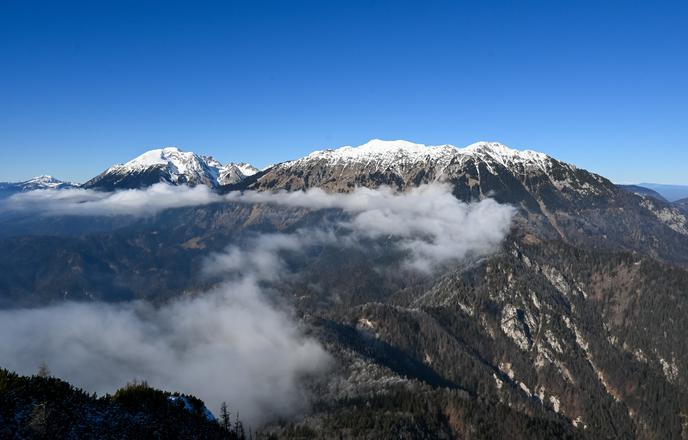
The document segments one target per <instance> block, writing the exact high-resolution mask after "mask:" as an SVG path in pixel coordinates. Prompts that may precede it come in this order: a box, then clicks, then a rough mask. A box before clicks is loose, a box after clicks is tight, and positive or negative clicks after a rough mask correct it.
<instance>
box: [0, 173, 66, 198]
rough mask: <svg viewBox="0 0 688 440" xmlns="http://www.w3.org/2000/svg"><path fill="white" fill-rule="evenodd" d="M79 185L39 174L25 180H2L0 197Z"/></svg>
mask: <svg viewBox="0 0 688 440" xmlns="http://www.w3.org/2000/svg"><path fill="white" fill-rule="evenodd" d="M76 186H77V185H75V184H73V183H71V182H64V181H62V180H58V179H56V178H54V177H53V176H47V175H43V176H37V177H34V178H31V179H29V180H25V181H23V182H0V197H3V196H4V197H7V196H10V195H12V194H15V193H18V192H24V191H33V190H37V189H67V188H75V187H76Z"/></svg>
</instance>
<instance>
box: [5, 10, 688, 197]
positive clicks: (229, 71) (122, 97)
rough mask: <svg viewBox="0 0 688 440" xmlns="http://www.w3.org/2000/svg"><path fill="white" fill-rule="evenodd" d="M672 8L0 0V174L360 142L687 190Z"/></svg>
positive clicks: (685, 74)
mask: <svg viewBox="0 0 688 440" xmlns="http://www.w3.org/2000/svg"><path fill="white" fill-rule="evenodd" d="M687 22H688V2H686V1H649V0H648V1H643V2H639V1H632V0H625V1H618V2H617V1H600V0H596V1H589V2H588V1H552V0H547V1H527V0H522V1H470V2H462V1H453V2H439V1H418V2H403V1H389V2H385V1H372V0H369V1H351V0H349V1H341V2H337V1H319V2H301V1H276V2H261V1H241V2H238V1H236V2H217V3H206V2H198V1H193V2H192V1H188V2H173V1H165V2H160V3H155V2H150V1H132V2H129V1H112V2H107V1H84V2H69V1H51V2H35V1H30V0H2V1H0V181H3V180H19V179H25V178H28V177H30V176H33V175H37V174H43V173H47V174H53V175H55V176H56V177H59V178H63V179H72V180H77V181H79V180H84V179H87V178H89V177H91V176H93V175H95V174H97V173H98V172H100V171H102V170H103V169H104V168H106V167H107V166H109V165H111V164H113V163H116V162H124V161H126V160H128V159H130V158H132V157H134V156H136V155H138V154H140V153H142V152H143V151H145V150H147V149H151V148H155V147H159V146H164V145H177V146H179V147H180V148H182V149H185V150H191V151H196V152H198V153H208V154H213V155H214V156H215V157H217V158H218V159H219V160H221V161H230V160H231V161H248V162H252V163H255V164H256V165H258V166H262V165H266V164H268V163H270V162H277V161H281V160H286V159H290V158H295V157H298V156H301V155H303V154H306V153H308V152H310V151H312V150H314V149H318V148H321V147H324V146H338V145H345V144H353V145H357V144H360V143H363V142H365V141H366V140H368V139H371V138H383V139H400V138H401V139H408V140H412V141H416V142H422V143H427V144H438V143H452V144H455V145H459V146H461V145H466V144H469V143H472V142H474V141H477V140H497V141H501V142H503V143H505V144H507V145H510V146H512V147H516V148H532V149H537V150H540V151H544V152H546V153H548V154H551V155H553V156H555V157H557V158H559V159H562V160H566V161H569V162H573V163H576V164H577V165H579V166H581V167H583V168H587V169H590V170H593V171H596V172H599V173H601V174H603V175H605V176H607V177H610V178H612V179H613V180H615V181H619V182H640V181H652V182H661V183H677V184H688V172H687V164H688V108H687V103H688V26H687V25H686V23H687Z"/></svg>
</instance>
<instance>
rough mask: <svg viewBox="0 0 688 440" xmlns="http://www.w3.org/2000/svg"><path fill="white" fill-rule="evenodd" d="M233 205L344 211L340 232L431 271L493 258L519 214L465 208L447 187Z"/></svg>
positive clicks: (495, 206)
mask: <svg viewBox="0 0 688 440" xmlns="http://www.w3.org/2000/svg"><path fill="white" fill-rule="evenodd" d="M225 199H226V200H228V201H236V202H243V203H247V202H248V203H267V204H275V205H280V206H289V207H301V208H310V209H326V208H335V209H341V210H343V211H344V212H346V213H348V214H350V220H347V221H343V222H341V223H340V224H339V225H338V226H339V227H342V228H346V229H349V230H351V231H352V233H353V234H354V237H358V238H372V239H377V238H384V237H390V238H394V239H396V241H397V243H398V245H399V246H400V247H401V248H403V249H404V250H406V251H407V252H408V253H409V255H410V259H409V261H408V265H409V266H410V267H412V268H414V269H417V270H421V271H430V270H432V268H433V267H435V266H436V265H437V264H441V263H443V262H445V261H448V260H454V259H463V258H465V257H467V256H477V255H484V254H488V253H490V252H493V251H494V250H495V248H496V247H497V246H498V245H499V244H500V243H501V242H502V240H503V239H504V237H505V236H506V234H507V233H508V232H509V228H510V226H511V220H512V217H513V215H514V212H515V210H514V209H513V207H511V206H509V205H502V204H499V203H497V202H495V201H494V200H492V199H484V200H481V201H479V202H475V203H470V204H467V203H463V202H460V201H459V200H457V199H456V198H455V197H454V196H453V195H452V193H451V187H450V186H449V185H446V184H430V185H423V186H420V187H417V188H413V189H411V190H410V191H407V192H403V193H398V192H394V191H393V190H392V189H390V188H386V187H383V188H379V189H369V188H358V189H356V190H355V191H353V192H351V193H347V194H341V193H327V192H325V191H323V190H321V189H319V188H315V189H311V190H308V191H305V192H291V193H288V192H277V193H270V192H255V191H249V192H244V193H230V194H228V195H227V196H226V197H225Z"/></svg>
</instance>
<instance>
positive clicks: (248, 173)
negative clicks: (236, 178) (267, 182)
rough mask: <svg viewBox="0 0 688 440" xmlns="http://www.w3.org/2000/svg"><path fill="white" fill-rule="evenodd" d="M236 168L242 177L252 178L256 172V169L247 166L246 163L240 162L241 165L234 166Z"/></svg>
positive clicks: (249, 165)
mask: <svg viewBox="0 0 688 440" xmlns="http://www.w3.org/2000/svg"><path fill="white" fill-rule="evenodd" d="M234 165H235V166H236V167H237V168H239V171H241V174H243V175H244V176H246V177H248V176H253V175H254V174H256V173H257V172H258V168H256V167H254V166H253V165H251V164H248V163H246V162H241V163H236V164H234Z"/></svg>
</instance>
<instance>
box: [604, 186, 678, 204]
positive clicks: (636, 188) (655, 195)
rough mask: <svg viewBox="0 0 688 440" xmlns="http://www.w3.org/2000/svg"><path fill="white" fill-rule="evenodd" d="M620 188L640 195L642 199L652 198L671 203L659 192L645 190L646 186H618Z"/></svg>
mask: <svg viewBox="0 0 688 440" xmlns="http://www.w3.org/2000/svg"><path fill="white" fill-rule="evenodd" d="M616 186H617V187H618V188H621V189H625V190H626V191H630V192H632V193H633V194H636V195H639V196H641V197H652V198H653V199H656V200H661V201H662V202H667V203H668V202H669V201H668V200H667V199H666V198H664V196H662V195H661V194H660V193H658V192H657V191H655V190H653V189H650V188H645V187H644V186H640V185H616Z"/></svg>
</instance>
